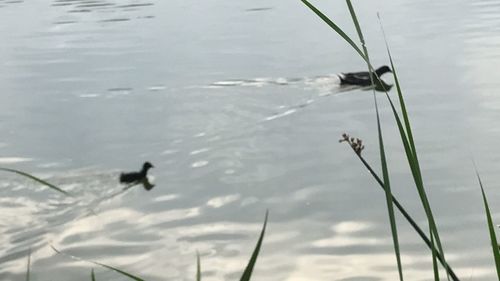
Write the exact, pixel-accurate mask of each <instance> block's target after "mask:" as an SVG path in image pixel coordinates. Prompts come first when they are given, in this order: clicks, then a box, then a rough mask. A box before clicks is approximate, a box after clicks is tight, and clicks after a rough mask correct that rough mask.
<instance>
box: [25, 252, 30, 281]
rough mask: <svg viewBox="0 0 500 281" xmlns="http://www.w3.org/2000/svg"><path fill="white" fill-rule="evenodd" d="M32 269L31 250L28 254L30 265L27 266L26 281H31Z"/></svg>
mask: <svg viewBox="0 0 500 281" xmlns="http://www.w3.org/2000/svg"><path fill="white" fill-rule="evenodd" d="M30 267H31V248H30V249H29V252H28V263H27V265H26V281H30Z"/></svg>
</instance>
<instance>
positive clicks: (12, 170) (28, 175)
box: [0, 168, 70, 195]
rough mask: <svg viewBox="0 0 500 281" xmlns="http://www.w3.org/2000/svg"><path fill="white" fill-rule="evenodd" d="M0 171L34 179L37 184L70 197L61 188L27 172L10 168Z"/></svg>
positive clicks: (0, 169)
mask: <svg viewBox="0 0 500 281" xmlns="http://www.w3.org/2000/svg"><path fill="white" fill-rule="evenodd" d="M0 171H5V172H10V173H15V174H18V175H21V176H24V177H27V178H30V179H32V180H34V181H37V182H39V183H41V184H43V185H45V186H48V187H50V188H51V189H53V190H56V191H58V192H61V193H63V194H64V195H70V194H69V193H68V192H66V191H64V190H62V189H61V188H59V187H57V186H55V185H53V184H51V183H49V182H47V181H44V180H42V179H40V178H37V177H35V176H33V175H30V174H28V173H25V172H23V171H19V170H15V169H9V168H0Z"/></svg>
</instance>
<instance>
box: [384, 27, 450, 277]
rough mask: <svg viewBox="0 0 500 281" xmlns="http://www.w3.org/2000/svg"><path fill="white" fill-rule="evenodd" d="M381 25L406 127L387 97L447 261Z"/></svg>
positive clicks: (429, 218)
mask: <svg viewBox="0 0 500 281" xmlns="http://www.w3.org/2000/svg"><path fill="white" fill-rule="evenodd" d="M379 19H380V18H379ZM380 26H381V29H382V33H383V37H384V41H385V44H386V49H387V54H388V56H389V60H390V62H391V68H392V74H393V76H394V81H395V84H396V89H397V92H398V98H399V103H400V106H401V111H402V116H403V120H404V123H405V128H403V126H402V123H401V120H400V118H399V114H398V113H397V111H396V109H395V107H394V104H393V102H392V100H391V98H390V96H389V95H388V94H387V93H386V97H387V99H388V100H389V102H390V104H391V108H392V111H393V114H394V117H395V119H396V122H397V124H398V130H399V133H400V136H401V140H402V142H403V146H404V149H405V153H406V158H407V160H408V164H409V166H410V170H411V172H412V176H413V180H414V182H415V186H416V188H417V191H418V194H419V197H420V201H421V203H422V206H423V208H424V211H425V214H426V216H427V220H428V221H429V226H430V229H431V232H432V233H433V234H434V239H435V242H436V245H437V248H438V250H439V252H440V253H441V255H442V257H443V259H444V260H445V261H446V259H445V255H444V251H443V246H442V244H441V239H440V237H439V232H438V228H437V224H436V221H435V219H434V215H433V213H432V209H431V207H430V203H429V200H428V197H427V193H426V191H425V188H424V183H423V179H422V173H421V169H420V164H419V162H418V157H417V152H416V149H415V143H414V140H413V135H412V133H411V125H410V120H409V117H408V113H407V111H406V106H405V102H404V98H403V93H402V91H401V86H400V84H399V79H398V75H397V70H396V67H395V66H394V61H393V59H392V55H391V51H390V48H389V44H388V43H387V38H386V36H385V32H384V28H383V26H382V24H380ZM445 264H446V265H447V263H446V262H445ZM446 272H447V273H448V274H447V277H448V279H449V278H450V276H449V270H448V269H447V271H446Z"/></svg>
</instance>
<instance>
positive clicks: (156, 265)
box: [0, 0, 500, 281]
mask: <svg viewBox="0 0 500 281" xmlns="http://www.w3.org/2000/svg"><path fill="white" fill-rule="evenodd" d="M393 2H394V1H392V2H391V1H389V0H387V1H385V0H384V1H382V2H377V3H374V2H368V1H365V2H363V1H362V2H360V4H359V7H357V8H358V9H359V13H360V18H362V19H363V22H364V23H363V24H364V25H366V29H367V30H366V34H367V41H368V42H369V44H368V45H369V47H370V48H373V49H370V51H371V57H373V59H374V60H375V61H376V62H377V64H379V63H380V64H385V63H387V59H386V53H385V49H384V47H383V46H384V45H383V42H379V41H378V40H379V39H380V38H378V37H377V36H378V35H377V34H378V33H377V32H378V23H377V20H376V16H375V14H374V11H378V10H380V12H381V15H383V19H384V24H385V25H386V29H387V33H388V35H389V43H390V44H391V46H392V48H393V53H394V54H395V59H396V63H397V65H398V66H399V68H398V74H400V78H401V82H402V85H403V89H405V95H406V99H407V103H408V105H409V106H408V107H409V112H410V115H411V118H412V122H413V123H412V124H413V125H414V129H415V136H416V139H417V146H419V148H418V149H419V152H420V153H421V157H422V159H421V163H422V167H423V168H424V170H423V174H424V177H425V181H426V183H427V184H428V186H429V193H430V198H431V201H432V202H431V203H432V204H433V206H435V213H436V217H437V220H438V224H439V227H440V229H441V231H442V236H443V237H442V239H443V241H444V243H445V249H446V250H447V253H448V254H447V259H448V260H449V262H450V263H451V264H452V265H453V267H454V269H455V270H456V271H457V272H458V274H459V275H460V276H463V277H465V278H469V277H470V278H472V279H474V280H490V279H492V278H494V276H495V275H494V272H493V270H494V265H493V264H492V262H491V257H490V254H489V252H490V250H489V248H488V247H489V244H488V243H489V242H488V237H487V232H486V231H485V225H484V221H483V220H484V214H483V213H482V206H481V201H480V198H479V197H478V193H477V186H476V183H475V182H474V181H472V180H471V177H472V178H473V175H470V171H471V169H470V167H467V165H464V164H463V163H469V162H470V161H469V155H464V153H463V151H470V149H471V147H472V148H473V149H474V154H475V155H474V156H475V158H476V162H478V163H480V167H483V170H481V173H482V176H483V177H484V178H485V184H486V185H488V186H491V189H490V192H489V193H488V194H491V195H490V196H491V198H490V199H491V205H492V206H497V205H498V203H499V202H497V201H498V200H497V198H496V197H497V196H496V194H495V192H494V183H495V182H498V181H499V180H500V178H499V176H498V171H497V170H498V169H497V163H498V162H499V161H498V160H499V159H498V156H497V155H498V153H496V151H495V147H496V144H495V143H494V142H495V141H496V140H497V139H498V138H499V137H500V131H499V130H498V127H497V126H496V124H497V120H498V119H499V118H500V116H498V115H499V113H498V112H499V111H498V110H496V109H498V108H500V102H499V101H498V98H497V95H495V92H496V91H497V89H498V87H499V85H497V84H498V83H499V82H498V79H497V78H496V65H497V64H498V63H500V62H498V61H497V60H498V59H499V58H500V57H499V54H500V52H499V51H498V50H497V49H498V48H497V47H496V46H497V44H496V43H498V42H497V41H498V40H497V39H498V32H496V31H498V26H499V25H498V23H499V19H500V17H497V16H496V15H497V14H498V13H496V12H497V11H498V8H499V7H500V6H499V5H498V4H497V3H496V2H495V1H474V2H470V1H458V2H456V1H455V2H453V3H451V2H450V1H444V2H431V1H424V2H414V1H403V2H397V3H395V2H394V3H393ZM190 4H191V3H188V2H185V1H150V2H147V1H132V0H130V1H84V0H74V1H70V0H55V1H52V2H50V3H47V2H43V1H41V2H40V1H35V2H32V1H8V0H0V34H1V35H2V38H3V41H2V44H1V45H0V61H1V62H2V63H0V93H1V94H0V132H1V133H2V134H1V139H0V165H2V166H6V167H13V168H19V169H22V170H26V171H29V172H33V173H35V174H36V175H37V176H40V177H41V178H43V179H46V180H48V181H50V182H52V183H54V184H56V185H58V186H60V187H61V188H63V189H65V190H67V191H68V192H70V193H71V194H72V195H73V196H71V197H63V196H62V195H60V194H58V193H54V192H52V191H51V190H49V189H47V188H45V187H43V186H40V185H39V184H37V183H36V182H33V181H31V180H25V179H24V178H19V177H16V176H13V175H10V174H2V176H1V180H0V210H1V213H2V220H1V221H0V245H1V246H0V279H1V280H22V279H23V278H24V274H25V270H26V258H27V255H28V252H29V249H31V250H32V253H33V254H32V276H34V278H36V280H53V281H63V280H64V281H66V280H67V276H71V277H72V280H78V281H80V280H88V279H89V278H88V277H89V272H90V268H91V267H95V266H94V265H92V264H88V263H86V262H82V261H76V260H72V259H69V258H67V257H65V256H61V255H56V254H55V252H54V251H53V250H52V249H51V248H50V245H53V246H54V247H56V248H57V249H59V250H61V251H64V252H65V253H68V254H71V255H74V256H78V257H81V258H84V259H85V260H93V261H98V262H103V263H106V264H109V265H112V266H116V267H118V268H120V269H124V270H126V271H129V272H131V273H134V274H137V275H139V276H141V277H143V278H145V279H146V280H166V279H173V280H191V279H192V278H191V276H193V275H194V272H195V253H196V251H199V252H200V254H201V259H202V270H203V276H204V280H235V279H237V278H239V276H240V274H241V272H242V270H243V268H244V265H245V264H246V262H247V261H248V258H249V256H250V254H251V251H252V249H253V247H254V245H255V242H256V240H257V237H258V234H259V231H260V228H261V223H262V222H261V220H262V218H263V214H264V212H265V210H266V209H269V210H270V220H269V225H268V227H269V228H268V231H267V233H266V237H265V240H264V245H263V248H262V252H261V256H259V260H258V262H257V267H256V271H255V273H254V274H255V280H273V281H274V280H308V281H311V280H318V281H319V280H322V281H323V280H329V279H332V278H334V279H336V280H381V281H386V280H395V279H397V269H396V268H395V259H394V255H393V249H392V245H391V238H390V236H389V235H390V234H389V233H390V228H389V227H388V222H387V218H386V210H385V208H384V207H383V206H384V204H385V201H384V197H383V194H381V193H380V190H379V189H377V188H376V187H374V182H373V181H372V179H371V178H370V177H369V175H368V174H367V173H366V171H364V170H363V169H362V166H361V165H360V164H359V163H357V162H356V159H355V157H353V155H351V152H350V151H349V150H348V149H346V148H345V147H344V146H339V145H338V143H337V140H338V137H339V136H340V135H341V134H342V133H344V132H345V131H349V132H352V133H353V134H355V135H359V136H360V137H362V138H363V140H364V142H365V146H366V148H365V150H364V151H363V153H364V154H365V157H366V158H367V159H368V160H369V161H371V162H373V163H377V162H376V161H377V159H379V158H378V154H377V151H378V149H377V142H376V133H375V132H376V130H375V129H374V125H375V121H374V115H373V114H374V109H373V96H372V95H371V91H365V90H367V89H360V88H358V87H355V86H352V87H341V86H340V85H339V80H338V76H337V75H336V74H328V73H340V72H342V71H346V70H351V69H358V68H359V69H362V68H363V67H364V64H363V62H362V61H358V60H357V58H356V57H355V54H352V52H351V51H350V50H349V49H347V48H346V46H345V42H343V41H342V40H340V39H339V38H336V37H335V36H334V35H332V34H330V33H328V32H329V30H328V28H327V27H324V26H323V25H322V23H321V22H320V21H319V20H318V19H317V18H315V17H314V15H312V14H311V13H310V12H309V11H308V10H307V9H306V8H305V7H303V6H301V5H300V3H295V4H291V3H290V1H284V0H279V1H277V2H273V3H272V4H269V3H264V2H262V3H257V2H234V1H201V2H197V3H196V4H195V5H190ZM321 5H323V4H321ZM324 5H327V6H325V8H326V10H327V11H345V13H340V12H339V14H335V15H334V16H335V18H338V19H339V20H340V21H341V22H350V21H349V18H347V17H348V13H347V10H345V7H344V6H342V5H343V3H342V2H335V1H333V2H330V3H326V2H325V4H324ZM328 5H333V6H335V7H334V9H330V8H331V7H329V6H328ZM450 7H452V8H450ZM27 19H30V20H27ZM346 26H347V28H348V25H347V24H346ZM12 30H16V32H12ZM409 31H411V32H409ZM350 32H355V31H354V30H351V31H350ZM352 34H355V33H352ZM378 43H380V45H379V44H378ZM372 46H373V47H372ZM238 77H242V78H241V79H234V78H238ZM254 77H257V78H254ZM390 79H391V78H389V77H388V78H387V80H390ZM387 82H388V83H391V81H387ZM394 92H395V91H394V90H392V91H391V92H390V93H389V94H390V95H393V94H394ZM381 96H382V95H381ZM383 101H384V100H383V99H381V104H380V109H381V121H382V123H383V125H384V132H386V134H387V137H386V138H385V139H384V140H385V141H386V142H387V147H388V151H390V153H389V154H388V158H389V160H390V162H389V163H390V171H391V176H392V177H393V178H391V182H393V185H394V192H395V193H397V195H398V198H400V200H401V202H403V203H404V205H405V206H406V207H407V208H408V210H409V211H410V212H411V213H412V214H414V215H415V216H416V219H417V220H418V221H425V220H424V217H423V214H422V212H421V207H420V203H419V202H418V201H417V200H415V198H417V196H418V195H417V194H416V193H415V191H414V190H413V189H412V183H411V182H409V181H408V176H409V173H408V169H407V165H406V163H405V160H404V156H403V157H401V155H399V154H398V151H399V150H398V147H400V143H399V136H398V135H397V133H395V132H393V131H392V130H391V127H390V126H391V125H392V124H393V120H392V117H391V114H390V110H389V108H388V107H387V104H384V103H383ZM457 128H458V129H457ZM471 135H473V136H481V137H480V138H478V137H474V138H473V139H471V137H470V136H471ZM450 136H451V137H450ZM389 149H390V150H389ZM146 159H148V160H151V161H152V162H153V163H155V165H156V166H157V168H156V169H155V170H154V172H153V173H152V174H154V176H155V179H154V182H153V181H151V182H145V183H144V185H135V186H133V187H126V188H125V189H124V187H123V186H122V185H120V184H119V183H118V175H119V172H118V171H117V170H116V168H117V167H124V166H126V164H127V163H137V162H144V161H145V160H146ZM127 165H128V164H127ZM153 184H154V185H153ZM495 217H496V216H495ZM399 231H400V233H401V234H400V235H401V237H400V240H401V248H402V253H403V257H402V258H403V266H404V271H405V277H406V278H407V279H409V280H423V279H431V278H429V277H431V276H432V272H431V271H430V269H431V268H432V261H431V259H430V255H429V253H428V252H427V250H426V248H425V246H424V245H423V243H421V242H420V240H419V238H418V237H417V236H416V235H415V233H413V232H412V231H411V229H410V228H409V227H408V225H406V224H405V223H404V222H402V223H401V224H400V225H399ZM464 241H467V243H464ZM284 257H285V258H284ZM96 273H97V276H98V280H122V279H121V278H122V277H121V276H120V275H118V274H116V273H114V272H111V271H109V270H106V269H103V268H96Z"/></svg>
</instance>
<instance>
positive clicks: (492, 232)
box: [476, 171, 500, 280]
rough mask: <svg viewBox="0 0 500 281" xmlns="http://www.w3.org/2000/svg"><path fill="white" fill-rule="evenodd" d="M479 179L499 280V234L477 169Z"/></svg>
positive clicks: (499, 278)
mask: <svg viewBox="0 0 500 281" xmlns="http://www.w3.org/2000/svg"><path fill="white" fill-rule="evenodd" d="M476 175H477V180H478V181H479V186H480V187H481V193H482V195H483V202H484V211H485V213H486V220H487V222H488V229H489V232H490V240H491V248H492V250H493V257H494V258H495V266H496V269H497V276H498V280H500V252H499V250H498V242H497V236H496V234H495V226H494V225H493V220H492V218H491V212H490V207H489V206H488V200H487V199H486V193H485V192H484V188H483V183H482V182H481V178H480V177H479V173H478V172H477V171H476Z"/></svg>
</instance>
